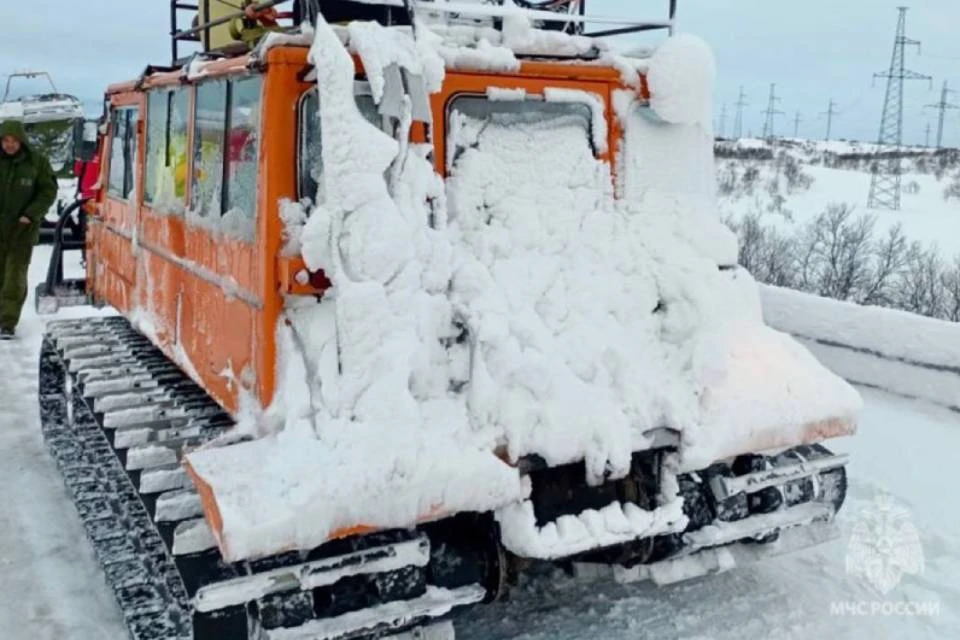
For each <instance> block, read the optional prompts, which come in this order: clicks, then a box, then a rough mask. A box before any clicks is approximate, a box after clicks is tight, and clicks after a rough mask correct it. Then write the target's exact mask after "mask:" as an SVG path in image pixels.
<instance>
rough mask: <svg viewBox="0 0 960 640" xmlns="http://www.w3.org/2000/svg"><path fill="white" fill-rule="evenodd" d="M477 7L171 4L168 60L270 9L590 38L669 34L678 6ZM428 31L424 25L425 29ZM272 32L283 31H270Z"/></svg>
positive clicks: (441, 3) (407, 1)
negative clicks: (643, 13) (525, 28)
mask: <svg viewBox="0 0 960 640" xmlns="http://www.w3.org/2000/svg"><path fill="white" fill-rule="evenodd" d="M504 1H505V0H500V3H499V4H491V3H481V2H478V1H477V0H261V1H259V2H252V0H192V1H187V0H170V40H171V58H172V60H173V64H174V65H178V64H182V62H183V58H181V55H180V47H179V45H180V44H181V43H183V42H198V43H200V47H201V50H202V51H203V52H204V53H210V52H215V51H216V52H220V53H225V52H226V53H229V52H228V51H224V48H223V47H211V46H210V43H211V42H212V32H213V30H214V29H217V28H222V27H224V26H225V25H228V24H230V23H235V21H237V20H241V21H242V20H244V19H247V20H249V15H250V14H251V13H253V14H261V13H263V12H267V11H272V10H273V9H274V7H277V6H278V5H283V4H287V3H290V4H291V5H292V7H291V9H292V10H291V11H290V12H288V13H285V14H283V15H282V17H283V18H284V19H290V20H291V24H290V27H291V28H292V27H296V26H298V25H299V24H300V23H302V22H308V23H313V22H315V20H316V16H317V15H318V14H322V15H323V16H324V17H325V18H326V19H327V21H329V22H344V21H348V20H376V21H379V22H381V23H384V24H387V25H394V24H403V25H408V24H412V23H413V18H414V15H415V14H417V13H418V12H422V14H423V15H424V16H427V15H429V16H437V15H439V16H445V19H446V20H447V21H448V22H456V21H462V20H464V19H467V20H474V21H477V22H489V23H490V24H491V25H492V26H494V27H495V28H498V29H499V28H501V27H502V24H503V21H504V19H506V18H509V17H510V16H513V15H516V13H517V12H518V11H519V12H521V13H522V14H523V15H525V16H526V17H527V18H528V19H529V20H530V21H531V22H532V23H533V24H535V25H536V26H538V27H539V28H543V29H548V30H555V31H564V32H567V33H570V34H574V35H584V36H587V37H592V38H600V37H609V36H617V35H625V34H630V33H640V32H645V31H652V30H660V29H666V30H668V31H669V32H670V33H671V34H672V33H673V31H674V27H675V22H676V14H677V0H661V1H662V2H665V3H666V4H667V15H666V16H665V17H664V18H662V19H656V20H650V19H633V18H621V17H606V16H597V15H591V14H588V13H587V11H586V5H587V0H509V4H506V5H505V4H504ZM212 6H217V7H219V8H221V9H222V8H223V7H227V8H235V9H236V11H233V12H230V13H226V14H223V15H219V16H217V17H215V18H210V19H207V20H204V21H201V19H200V17H201V16H208V17H209V16H211V7H212ZM188 11H189V12H192V16H193V18H192V21H191V22H190V23H189V24H190V26H189V27H183V28H181V18H182V17H183V15H182V14H183V13H184V12H188ZM588 25H590V26H594V25H599V26H601V28H600V29H599V30H596V31H587V26H588ZM427 26H429V24H428V25H427ZM271 29H272V30H286V28H285V27H282V26H279V25H276V24H275V25H274V26H273V27H271ZM230 46H233V47H237V48H238V50H240V49H242V50H246V47H244V43H243V42H240V41H236V42H232V43H230Z"/></svg>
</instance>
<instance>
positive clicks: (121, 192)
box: [107, 107, 139, 200]
mask: <svg viewBox="0 0 960 640" xmlns="http://www.w3.org/2000/svg"><path fill="white" fill-rule="evenodd" d="M138 116H139V109H138V108H137V107H121V108H117V109H114V110H113V113H112V114H111V116H110V118H111V127H110V128H111V131H112V133H111V137H110V174H109V181H108V183H107V193H109V194H110V195H112V196H115V197H117V198H120V199H122V200H127V199H129V198H130V193H131V192H133V190H134V180H135V177H136V163H137V118H138Z"/></svg>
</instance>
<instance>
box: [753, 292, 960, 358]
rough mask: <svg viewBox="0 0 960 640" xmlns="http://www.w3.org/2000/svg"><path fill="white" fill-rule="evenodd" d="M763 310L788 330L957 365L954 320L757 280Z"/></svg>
mask: <svg viewBox="0 0 960 640" xmlns="http://www.w3.org/2000/svg"><path fill="white" fill-rule="evenodd" d="M760 294H761V299H762V301H763V315H764V318H765V319H766V321H767V322H768V323H769V324H770V325H771V326H774V327H777V328H778V329H780V330H782V331H786V332H788V333H792V334H794V335H798V336H801V337H805V338H813V339H816V340H825V341H829V342H833V343H837V344H839V345H844V346H848V347H853V348H856V349H864V350H869V351H872V352H874V353H876V354H877V355H880V356H882V357H884V358H889V359H898V360H906V361H908V362H915V363H918V364H921V365H931V366H935V367H953V368H960V324H958V323H956V322H947V321H944V320H937V319H934V318H927V317H925V316H920V315H916V314H913V313H908V312H906V311H899V310H897V309H887V308H884V307H870V306H862V305H858V304H855V303H853V302H843V301H840V300H832V299H829V298H821V297H819V296H815V295H813V294H809V293H803V292H800V291H794V290H792V289H784V288H781V287H773V286H770V285H762V286H761V287H760Z"/></svg>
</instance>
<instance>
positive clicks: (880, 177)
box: [867, 7, 933, 211]
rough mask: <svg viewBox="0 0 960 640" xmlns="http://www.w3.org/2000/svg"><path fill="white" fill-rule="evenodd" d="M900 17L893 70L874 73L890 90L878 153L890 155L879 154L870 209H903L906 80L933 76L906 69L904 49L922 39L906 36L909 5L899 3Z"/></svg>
mask: <svg viewBox="0 0 960 640" xmlns="http://www.w3.org/2000/svg"><path fill="white" fill-rule="evenodd" d="M897 10H898V11H899V12H900V17H899V18H898V20H897V35H896V37H895V39H894V41H893V55H892V57H891V59H890V70H889V71H887V72H885V73H876V74H874V76H873V77H874V79H876V78H886V79H887V94H886V97H885V98H884V101H883V115H882V117H881V118H880V136H879V138H878V140H877V144H878V149H877V153H878V154H881V153H883V152H884V151H886V152H887V155H888V156H889V157H888V159H887V160H886V161H884V160H883V159H882V158H881V157H879V156H878V161H877V166H876V168H875V169H874V171H873V174H872V176H871V178H870V194H869V196H868V197H867V206H868V207H869V208H871V209H892V210H894V211H899V210H900V194H901V181H902V178H903V163H902V159H903V82H904V80H929V81H930V82H931V88H932V83H933V80H932V78H931V77H930V76H925V75H922V74H919V73H916V72H915V71H908V70H907V69H906V66H905V64H906V61H905V50H906V47H907V45H911V46H912V45H916V46H917V47H918V48H919V47H920V41H919V40H911V39H910V38H908V37H907V35H906V33H907V7H898V8H897Z"/></svg>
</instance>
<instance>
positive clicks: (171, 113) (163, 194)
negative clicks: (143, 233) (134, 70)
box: [144, 88, 189, 214]
mask: <svg viewBox="0 0 960 640" xmlns="http://www.w3.org/2000/svg"><path fill="white" fill-rule="evenodd" d="M188 91H189V90H188V89H186V88H177V89H157V90H154V91H151V92H150V93H148V94H147V160H146V163H147V169H146V177H145V179H144V202H146V203H147V204H150V205H151V206H152V208H153V210H154V211H156V212H158V213H174V214H182V213H183V210H184V199H185V197H186V183H187V159H188V155H187V133H188V125H189V117H188V116H189V113H188V106H189V93H188Z"/></svg>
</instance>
